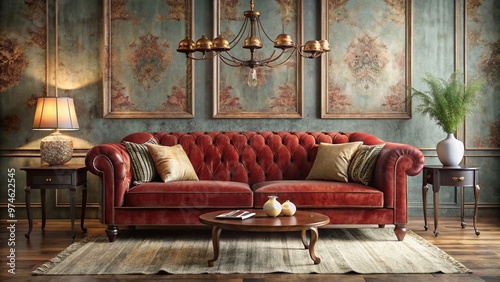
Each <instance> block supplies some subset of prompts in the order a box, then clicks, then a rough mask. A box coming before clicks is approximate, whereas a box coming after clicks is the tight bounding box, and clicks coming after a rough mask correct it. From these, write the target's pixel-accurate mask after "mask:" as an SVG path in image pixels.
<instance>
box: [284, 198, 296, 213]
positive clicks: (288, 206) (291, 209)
mask: <svg viewBox="0 0 500 282" xmlns="http://www.w3.org/2000/svg"><path fill="white" fill-rule="evenodd" d="M296 211H297V207H296V206H295V204H294V203H292V202H290V201H289V200H286V201H285V202H284V203H283V204H281V213H282V214H283V215H285V216H292V215H294V214H295V212H296Z"/></svg>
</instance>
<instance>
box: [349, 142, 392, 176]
mask: <svg viewBox="0 0 500 282" xmlns="http://www.w3.org/2000/svg"><path fill="white" fill-rule="evenodd" d="M384 145H385V144H379V145H372V146H369V145H361V146H360V147H359V149H358V151H357V152H356V154H355V155H354V157H353V158H352V159H351V162H350V163H349V170H348V174H349V179H350V180H351V181H353V182H358V183H363V184H364V185H368V184H369V183H370V181H371V180H372V174H373V168H374V167H375V163H376V162H377V158H378V155H379V154H380V151H381V150H382V148H383V147H384Z"/></svg>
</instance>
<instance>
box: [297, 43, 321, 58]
mask: <svg viewBox="0 0 500 282" xmlns="http://www.w3.org/2000/svg"><path fill="white" fill-rule="evenodd" d="M302 47H304V46H300V47H297V49H298V51H297V52H299V55H300V56H302V57H304V58H307V59H315V58H318V57H319V56H321V55H323V53H324V52H315V53H312V54H311V55H307V54H306V53H304V52H302Z"/></svg>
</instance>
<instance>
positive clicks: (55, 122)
mask: <svg viewBox="0 0 500 282" xmlns="http://www.w3.org/2000/svg"><path fill="white" fill-rule="evenodd" d="M33 129H35V130H53V131H54V132H52V134H50V135H49V136H47V137H45V138H43V139H42V140H41V141H40V157H41V158H42V161H44V162H46V163H48V164H49V165H62V164H64V163H67V162H68V161H69V160H71V156H72V155H73V141H72V140H71V139H70V138H69V137H67V136H64V135H62V134H61V133H60V132H59V130H78V129H79V126H78V120H77V118H76V112H75V105H74V103H73V99H72V98H68V97H42V98H38V99H37V101H36V110H35V117H34V119H33Z"/></svg>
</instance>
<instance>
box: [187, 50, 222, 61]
mask: <svg viewBox="0 0 500 282" xmlns="http://www.w3.org/2000/svg"><path fill="white" fill-rule="evenodd" d="M217 55H218V53H217V52H215V53H214V54H213V55H211V56H209V57H206V56H205V55H203V57H202V58H196V57H194V56H191V55H189V54H186V58H189V59H191V60H195V61H203V60H208V59H212V58H213V57H215V56H217Z"/></svg>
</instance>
